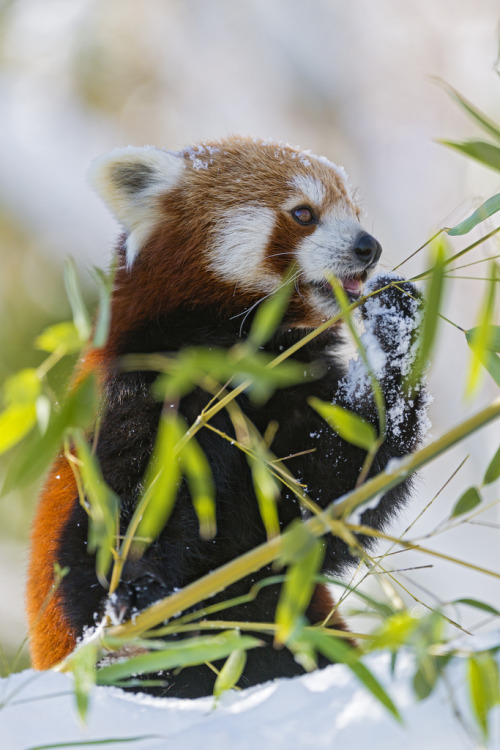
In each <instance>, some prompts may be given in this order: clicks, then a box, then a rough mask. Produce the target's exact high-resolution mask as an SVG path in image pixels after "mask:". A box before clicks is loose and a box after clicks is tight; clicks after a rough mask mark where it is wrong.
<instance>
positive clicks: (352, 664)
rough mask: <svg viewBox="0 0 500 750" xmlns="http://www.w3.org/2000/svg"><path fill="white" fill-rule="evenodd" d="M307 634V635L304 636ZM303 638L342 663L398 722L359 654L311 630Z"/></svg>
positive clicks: (387, 696) (385, 695)
mask: <svg viewBox="0 0 500 750" xmlns="http://www.w3.org/2000/svg"><path fill="white" fill-rule="evenodd" d="M306 633H307V635H305V634H306ZM303 634H304V635H305V637H306V638H307V639H308V640H309V641H310V642H311V643H312V644H313V645H314V647H315V648H316V649H317V650H318V651H320V652H321V653H322V654H323V656H326V658H327V659H330V661H332V662H343V663H344V664H346V665H347V666H348V667H349V669H351V670H352V672H354V674H355V675H356V677H357V678H358V680H359V681H360V682H361V683H362V684H363V685H364V686H365V688H366V689H367V690H368V691H369V692H370V693H371V694H372V695H373V696H374V698H376V699H377V700H378V701H379V703H381V704H382V705H383V706H384V707H385V708H386V709H387V710H388V711H389V712H390V713H391V714H392V715H393V716H394V718H395V719H397V720H398V721H399V722H402V718H401V714H400V713H399V711H398V709H397V707H396V706H395V704H394V702H393V700H392V698H391V697H390V696H389V695H388V693H387V692H386V690H385V689H384V687H383V686H382V685H381V684H380V682H379V681H378V680H377V678H376V677H375V675H374V674H373V673H372V672H370V670H369V669H368V668H367V667H365V665H364V664H363V663H362V662H361V661H360V660H359V652H357V651H356V650H355V649H353V648H352V647H350V646H348V645H347V644H346V643H343V642H342V641H341V639H340V638H334V637H332V636H330V635H326V634H324V633H321V632H319V631H315V630H314V629H313V628H311V629H309V630H307V631H303Z"/></svg>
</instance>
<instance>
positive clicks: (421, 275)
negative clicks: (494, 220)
mask: <svg viewBox="0 0 500 750" xmlns="http://www.w3.org/2000/svg"><path fill="white" fill-rule="evenodd" d="M498 232H500V227H497V228H496V229H493V230H492V231H491V232H489V233H488V234H485V235H484V237H481V238H480V239H479V240H476V242H473V243H472V245H468V246H467V247H464V249H463V250H460V251H459V252H458V253H455V255H452V256H451V257H450V258H447V259H446V261H445V265H446V266H447V265H449V264H450V263H452V262H453V261H454V260H457V258H461V257H462V255H465V254H466V253H468V252H470V251H471V250H474V248H475V247H478V245H482V243H483V242H486V240H489V239H490V238H491V237H494V235H495V234H498ZM431 271H432V268H428V269H427V271H422V273H419V274H418V275H417V276H413V277H412V278H411V279H410V281H420V280H421V279H424V278H425V277H426V276H427V275H428V274H429V273H431Z"/></svg>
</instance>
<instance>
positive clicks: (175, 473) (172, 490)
mask: <svg viewBox="0 0 500 750" xmlns="http://www.w3.org/2000/svg"><path fill="white" fill-rule="evenodd" d="M183 433H184V426H183V423H182V420H180V419H179V417H178V416H177V415H176V414H168V413H167V414H164V415H162V418H161V420H160V424H159V427H158V435H157V438H156V444H155V447H154V450H153V455H152V456H151V459H150V462H149V465H148V468H147V470H146V474H145V484H144V492H143V494H142V498H141V500H140V501H139V503H138V508H141V513H142V518H141V520H140V522H139V525H138V528H137V533H136V536H137V537H140V538H141V541H139V540H135V541H134V554H141V553H142V552H143V551H144V549H145V547H146V546H147V544H150V543H151V542H152V541H153V540H154V539H156V537H157V536H158V534H160V532H161V531H162V529H163V527H164V526H165V524H166V523H167V521H168V519H169V517H170V514H171V512H172V509H173V507H174V503H175V500H176V498H177V487H178V484H179V481H180V479H181V476H182V475H181V464H180V458H179V456H178V455H177V453H176V449H175V446H176V444H177V442H178V441H179V440H180V439H181V437H182V435H183ZM144 540H148V541H147V542H146V541H144Z"/></svg>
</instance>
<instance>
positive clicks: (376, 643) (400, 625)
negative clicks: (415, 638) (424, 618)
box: [370, 611, 418, 650]
mask: <svg viewBox="0 0 500 750" xmlns="http://www.w3.org/2000/svg"><path fill="white" fill-rule="evenodd" d="M417 627H418V620H417V619H416V618H415V617H412V616H411V614H410V613H409V612H407V611H402V612H395V613H394V614H393V615H391V616H390V617H387V618H386V619H385V620H384V622H383V624H382V625H381V626H380V628H378V630H377V631H376V632H375V634H374V636H375V637H374V639H373V641H372V642H371V643H370V650H376V649H382V648H389V649H391V650H397V649H399V648H400V647H401V646H403V645H404V644H406V643H408V639H409V637H410V636H411V634H412V633H413V632H414V631H415V630H416V628H417Z"/></svg>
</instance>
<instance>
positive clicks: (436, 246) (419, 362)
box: [406, 237, 446, 391]
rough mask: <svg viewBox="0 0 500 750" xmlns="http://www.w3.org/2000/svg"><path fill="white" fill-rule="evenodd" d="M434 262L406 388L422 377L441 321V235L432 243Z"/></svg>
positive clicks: (443, 259) (443, 261) (443, 255)
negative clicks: (416, 346) (415, 351)
mask: <svg viewBox="0 0 500 750" xmlns="http://www.w3.org/2000/svg"><path fill="white" fill-rule="evenodd" d="M431 253H432V254H433V258H434V264H433V267H432V271H431V276H430V278H429V281H428V282H427V285H426V290H425V312H424V320H423V323H422V327H421V330H420V340H419V347H418V350H417V354H416V357H415V361H414V363H413V366H412V368H411V372H410V374H409V376H408V378H407V380H406V389H407V390H409V391H412V390H413V389H414V388H415V387H416V385H417V384H418V383H419V381H420V380H421V378H422V375H423V374H424V372H425V369H426V367H427V363H428V361H429V359H430V356H431V353H432V349H433V346H434V341H435V340H436V333H437V328H438V323H439V311H440V309H441V303H442V299H443V289H444V270H445V266H446V244H445V241H444V239H443V238H442V237H439V238H438V239H437V240H435V241H434V243H433V244H432V245H431Z"/></svg>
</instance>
